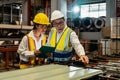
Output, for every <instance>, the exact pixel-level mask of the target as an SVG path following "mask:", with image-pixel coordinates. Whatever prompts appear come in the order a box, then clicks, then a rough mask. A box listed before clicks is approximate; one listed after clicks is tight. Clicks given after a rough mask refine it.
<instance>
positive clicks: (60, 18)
mask: <svg viewBox="0 0 120 80" xmlns="http://www.w3.org/2000/svg"><path fill="white" fill-rule="evenodd" d="M51 24H52V25H53V28H52V29H51V31H50V34H49V37H48V42H47V45H48V46H52V47H56V49H55V51H54V53H53V60H54V61H55V62H56V61H57V62H65V61H69V60H70V59H71V57H72V54H73V52H72V51H73V48H74V50H75V52H76V53H77V55H78V56H79V57H80V60H82V62H83V63H85V64H87V63H88V62H89V60H88V57H87V56H86V55H85V51H84V48H83V47H82V45H81V44H80V42H79V39H78V36H77V35H76V33H75V32H74V31H73V30H72V29H70V28H69V27H67V25H66V23H65V18H64V15H63V13H62V12H60V11H59V10H55V11H53V13H52V14H51Z"/></svg>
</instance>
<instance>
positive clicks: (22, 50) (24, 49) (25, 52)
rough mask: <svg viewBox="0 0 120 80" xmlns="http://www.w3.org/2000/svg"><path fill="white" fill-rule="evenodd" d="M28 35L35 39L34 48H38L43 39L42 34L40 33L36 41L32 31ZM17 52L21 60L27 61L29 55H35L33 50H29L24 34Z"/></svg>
mask: <svg viewBox="0 0 120 80" xmlns="http://www.w3.org/2000/svg"><path fill="white" fill-rule="evenodd" d="M29 36H30V37H32V38H33V39H34V40H35V47H36V50H38V49H39V48H40V47H41V41H42V39H43V34H42V35H41V37H40V39H39V41H37V40H36V38H35V37H34V34H33V31H31V32H30V33H29ZM17 52H18V54H19V55H20V60H23V61H28V60H29V57H35V55H34V51H30V50H29V46H28V39H27V36H24V37H23V38H22V40H21V42H20V44H19V47H18V50H17Z"/></svg>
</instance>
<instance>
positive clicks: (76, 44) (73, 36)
mask: <svg viewBox="0 0 120 80" xmlns="http://www.w3.org/2000/svg"><path fill="white" fill-rule="evenodd" d="M66 28H67V25H66V26H65V28H64V29H63V31H62V32H60V33H58V32H57V42H58V41H59V39H60V37H61V35H62V33H63V32H64V30H65V29H66ZM49 39H50V38H49V37H48V42H47V45H48V43H49ZM70 43H71V45H72V47H73V48H74V49H75V52H76V53H77V54H78V56H80V55H85V51H84V48H83V46H82V45H81V43H80V41H79V39H78V36H77V35H76V33H75V32H74V31H73V32H71V34H70Z"/></svg>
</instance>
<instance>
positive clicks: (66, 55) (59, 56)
mask: <svg viewBox="0 0 120 80" xmlns="http://www.w3.org/2000/svg"><path fill="white" fill-rule="evenodd" d="M71 55H72V52H68V53H57V52H54V53H53V56H54V57H57V58H68V57H70V56H71Z"/></svg>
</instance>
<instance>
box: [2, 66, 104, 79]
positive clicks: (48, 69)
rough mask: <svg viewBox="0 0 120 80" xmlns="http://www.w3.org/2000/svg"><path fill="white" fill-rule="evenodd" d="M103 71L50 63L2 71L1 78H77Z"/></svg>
mask: <svg viewBox="0 0 120 80" xmlns="http://www.w3.org/2000/svg"><path fill="white" fill-rule="evenodd" d="M100 73H102V71H101V70H95V69H84V68H81V67H73V66H70V67H68V66H65V65H57V64H50V65H44V66H39V67H34V68H28V69H23V70H15V71H10V72H3V73H0V80H27V79H29V80H54V79H55V80H72V79H73V80H75V79H84V78H86V77H90V76H94V75H97V74H100Z"/></svg>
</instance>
